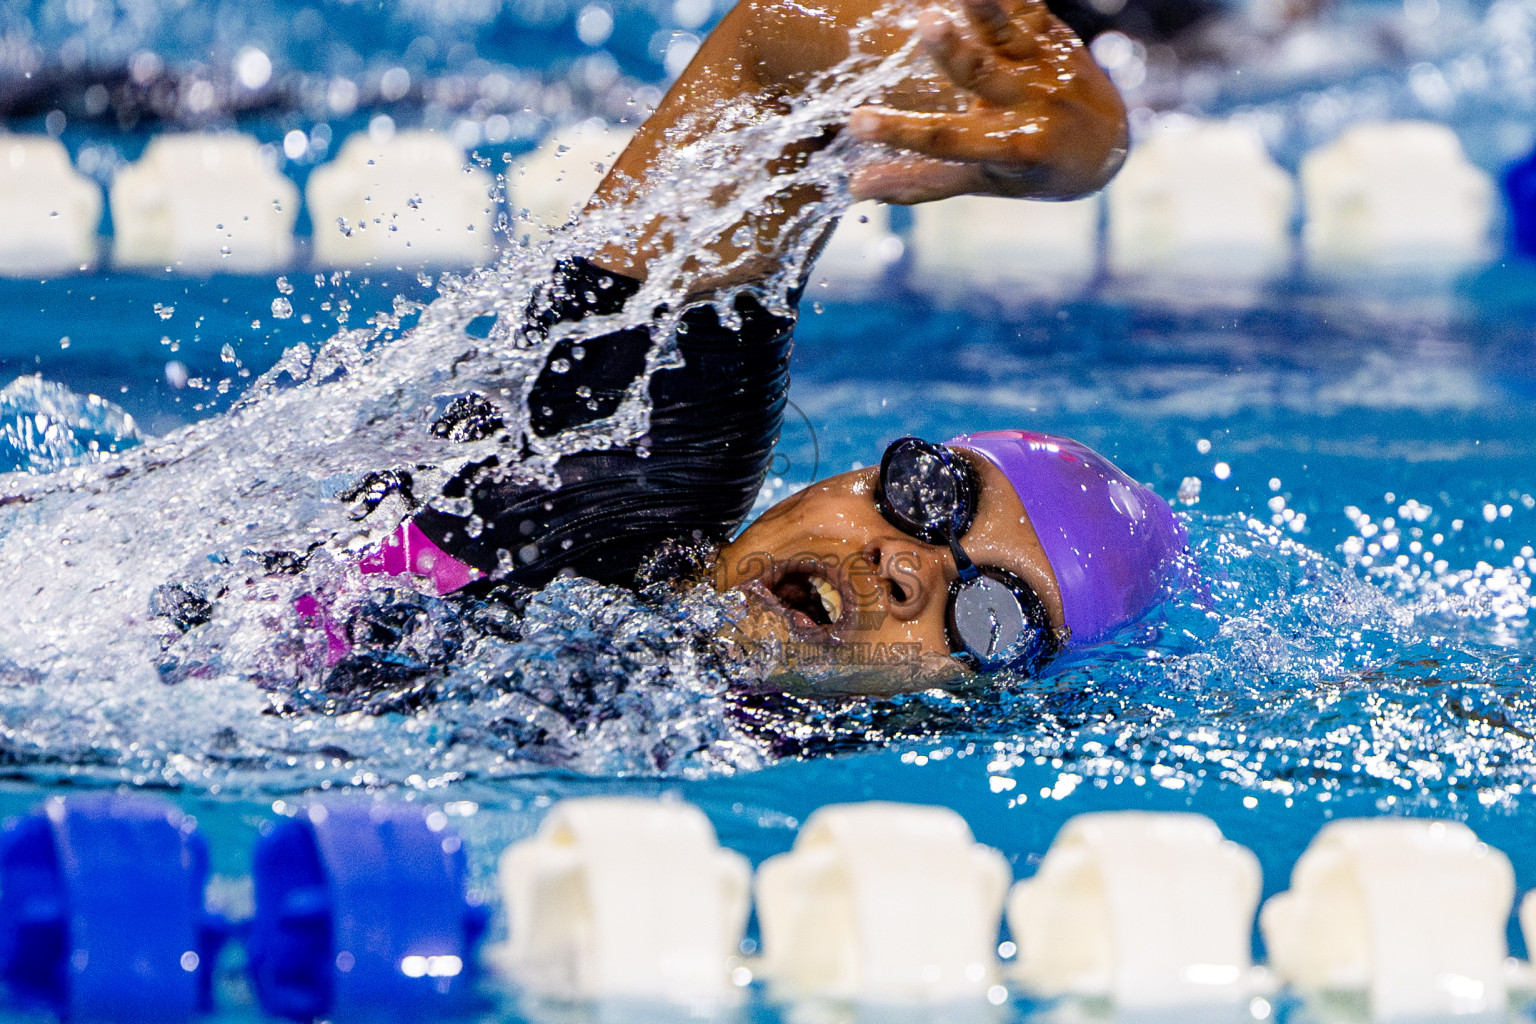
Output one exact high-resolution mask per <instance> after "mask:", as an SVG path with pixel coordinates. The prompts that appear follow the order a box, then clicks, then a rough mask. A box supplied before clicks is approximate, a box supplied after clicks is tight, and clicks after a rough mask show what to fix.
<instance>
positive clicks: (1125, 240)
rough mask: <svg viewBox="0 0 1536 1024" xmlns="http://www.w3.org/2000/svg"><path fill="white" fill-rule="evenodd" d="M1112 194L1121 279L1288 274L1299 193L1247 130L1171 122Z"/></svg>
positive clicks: (1139, 148)
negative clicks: (1285, 272) (1293, 216)
mask: <svg viewBox="0 0 1536 1024" xmlns="http://www.w3.org/2000/svg"><path fill="white" fill-rule="evenodd" d="M1107 195H1108V205H1109V209H1108V241H1107V252H1108V262H1109V269H1110V270H1111V272H1113V273H1115V274H1117V275H1127V276H1130V275H1157V276H1179V277H1197V278H1205V279H1220V280H1229V279H1233V278H1237V279H1242V280H1248V279H1256V278H1257V279H1262V278H1266V277H1271V276H1274V275H1277V274H1280V273H1283V272H1284V271H1286V270H1287V269H1288V267H1289V265H1290V258H1291V215H1292V211H1293V210H1294V208H1295V204H1296V188H1295V185H1294V184H1293V183H1292V181H1291V176H1290V175H1289V174H1287V173H1286V172H1285V171H1284V170H1282V169H1281V168H1280V166H1279V165H1278V164H1276V163H1275V161H1274V160H1273V159H1272V158H1271V157H1270V155H1269V152H1268V151H1267V150H1266V149H1265V146H1264V141H1263V139H1261V138H1260V137H1259V134H1258V132H1257V131H1256V130H1254V129H1253V128H1251V127H1249V126H1246V125H1243V124H1239V123H1236V122H1231V121H1199V120H1196V119H1194V118H1191V117H1184V116H1176V117H1168V118H1165V119H1163V120H1162V121H1161V122H1159V123H1158V124H1157V125H1156V126H1155V127H1154V128H1153V129H1152V131H1151V132H1150V133H1149V134H1148V135H1147V137H1146V138H1145V139H1143V140H1142V141H1141V142H1140V143H1138V144H1137V145H1136V147H1135V148H1134V149H1132V150H1131V152H1130V155H1129V156H1128V157H1127V158H1126V161H1125V166H1124V167H1123V168H1121V170H1120V173H1119V174H1117V175H1116V176H1115V178H1114V180H1113V181H1111V182H1110V184H1109V189H1108V193H1107Z"/></svg>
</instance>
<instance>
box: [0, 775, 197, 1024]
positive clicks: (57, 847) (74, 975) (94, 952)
mask: <svg viewBox="0 0 1536 1024" xmlns="http://www.w3.org/2000/svg"><path fill="white" fill-rule="evenodd" d="M207 880H208V847H207V844H206V843H205V842H204V840H203V837H202V836H201V835H200V834H199V833H198V831H197V823H196V821H195V820H194V819H192V818H190V817H188V816H187V815H186V814H183V813H182V812H181V811H179V810H177V809H176V808H174V807H172V806H170V805H169V804H166V803H163V802H161V801H158V800H149V799H145V798H143V797H139V796H134V795H100V796H85V797H70V798H68V799H64V798H59V797H55V798H53V799H50V800H48V801H47V802H46V803H44V804H43V805H42V808H41V809H40V810H39V811H37V812H35V813H33V814H30V815H28V816H26V817H23V818H20V819H17V820H15V821H13V822H10V823H9V824H7V826H6V828H5V830H4V833H3V834H0V980H3V982H4V985H5V987H6V989H7V990H8V993H9V996H10V999H11V1001H12V1002H13V1003H14V1004H16V1005H18V1006H20V1007H22V1008H26V1009H38V1010H46V1011H51V1012H52V1013H54V1014H56V1015H58V1016H59V1017H62V1018H66V1019H88V1020H89V1019H96V1020H100V1019H111V1020H119V1021H125V1020H126V1021H138V1020H155V1021H180V1020H185V1019H187V1018H189V1017H192V1016H193V1015H195V1014H197V1013H201V1012H206V1011H207V1010H208V1009H209V1008H210V1002H211V983H210V979H211V970H212V965H213V962H214V959H215V957H216V955H217V953H218V949H219V946H220V945H221V944H222V942H223V939H224V938H225V936H226V935H227V927H226V926H225V925H224V922H223V921H222V920H221V919H219V918H216V917H213V916H210V915H208V914H206V913H205V912H204V910H203V889H204V886H205V885H206V883H207Z"/></svg>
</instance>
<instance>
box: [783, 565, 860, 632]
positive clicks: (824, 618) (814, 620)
mask: <svg viewBox="0 0 1536 1024" xmlns="http://www.w3.org/2000/svg"><path fill="white" fill-rule="evenodd" d="M769 590H770V592H771V593H772V594H773V596H774V597H775V598H776V599H777V600H778V602H779V604H780V605H782V606H783V607H784V610H785V611H786V612H788V613H789V615H790V617H791V619H792V620H794V618H795V616H797V615H799V616H804V617H805V618H806V619H808V620H809V621H810V623H811V624H812V625H816V626H821V627H822V628H830V627H831V626H834V625H836V624H837V622H838V620H840V619H841V618H842V617H843V595H842V594H841V593H839V592H838V589H837V586H836V585H835V584H834V583H833V582H832V581H831V580H829V579H827V578H826V577H825V576H821V575H819V574H817V573H812V572H787V573H784V574H783V575H782V576H781V577H779V579H778V581H777V582H775V583H774V584H773V586H771V587H770V588H769Z"/></svg>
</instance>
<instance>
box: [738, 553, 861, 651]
mask: <svg viewBox="0 0 1536 1024" xmlns="http://www.w3.org/2000/svg"><path fill="white" fill-rule="evenodd" d="M818 568H820V567H819V566H816V565H814V563H802V565H801V566H799V567H797V568H794V569H784V570H781V571H779V572H776V573H772V574H769V575H767V576H763V577H759V578H758V579H755V580H749V581H748V582H746V583H744V584H742V585H741V590H743V591H745V592H746V593H748V594H751V595H752V596H753V597H754V598H755V600H756V601H757V602H758V603H759V604H760V605H761V606H762V607H764V608H766V609H768V610H769V611H771V612H773V613H774V614H776V615H778V616H780V617H781V618H783V619H784V621H785V622H787V623H788V624H789V629H790V633H791V635H792V636H793V637H794V638H795V639H796V640H802V641H809V642H814V643H834V642H836V641H837V636H836V635H835V633H834V632H833V631H834V630H835V629H836V628H837V626H838V625H839V624H840V623H841V622H842V620H843V619H844V617H845V612H846V610H847V609H848V608H850V607H851V599H850V597H849V595H847V594H845V593H844V592H843V590H842V588H841V587H840V586H839V585H838V583H837V582H836V580H834V579H833V578H831V577H829V576H826V575H823V574H822V573H821V572H817V571H814V570H816V569H818Z"/></svg>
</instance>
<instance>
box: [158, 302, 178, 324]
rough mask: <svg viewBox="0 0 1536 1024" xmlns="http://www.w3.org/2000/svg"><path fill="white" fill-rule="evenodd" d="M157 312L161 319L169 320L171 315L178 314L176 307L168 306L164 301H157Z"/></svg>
mask: <svg viewBox="0 0 1536 1024" xmlns="http://www.w3.org/2000/svg"><path fill="white" fill-rule="evenodd" d="M155 312H156V313H158V314H160V319H161V320H169V319H170V318H171V317H173V316H175V315H176V307H175V306H167V305H165V304H164V303H160V302H157V303H155Z"/></svg>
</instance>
